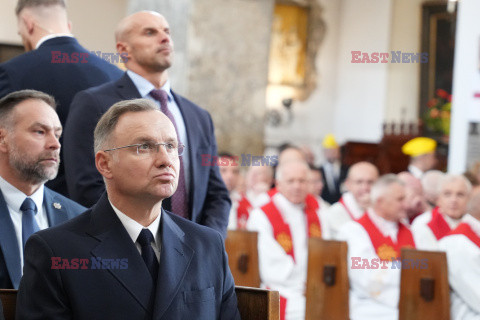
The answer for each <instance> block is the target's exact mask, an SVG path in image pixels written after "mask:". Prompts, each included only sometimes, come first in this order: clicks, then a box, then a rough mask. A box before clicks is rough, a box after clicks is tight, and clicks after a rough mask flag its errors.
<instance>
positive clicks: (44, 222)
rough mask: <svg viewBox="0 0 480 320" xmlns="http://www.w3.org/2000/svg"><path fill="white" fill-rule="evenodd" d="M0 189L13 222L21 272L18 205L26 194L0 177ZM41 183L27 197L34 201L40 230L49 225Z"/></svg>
mask: <svg viewBox="0 0 480 320" xmlns="http://www.w3.org/2000/svg"><path fill="white" fill-rule="evenodd" d="M0 190H1V191H2V194H3V198H4V199H5V202H6V203H7V208H8V212H9V213H10V219H11V220H12V223H13V228H14V229H15V234H16V236H17V244H18V248H19V249H20V262H21V266H22V274H23V260H24V259H23V242H22V214H23V213H22V211H21V210H20V207H21V206H22V203H23V201H25V199H26V198H27V195H26V194H25V193H23V192H22V191H20V190H18V189H17V188H15V187H14V186H12V185H11V184H10V183H8V182H7V181H6V180H5V179H3V178H2V177H0ZM43 190H44V186H43V184H42V185H41V186H40V188H38V190H37V191H35V192H34V193H33V194H32V195H31V196H29V198H31V199H32V200H33V202H35V205H36V206H37V214H36V215H35V220H36V221H37V224H38V227H39V228H40V230H43V229H46V228H48V227H49V223H48V216H47V212H46V211H45V207H44V204H43Z"/></svg>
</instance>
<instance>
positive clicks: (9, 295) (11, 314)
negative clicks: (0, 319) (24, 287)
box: [0, 289, 18, 320]
mask: <svg viewBox="0 0 480 320" xmlns="http://www.w3.org/2000/svg"><path fill="white" fill-rule="evenodd" d="M17 292H18V290H15V289H0V300H2V305H3V314H4V316H5V320H14V319H15V308H16V305H17Z"/></svg>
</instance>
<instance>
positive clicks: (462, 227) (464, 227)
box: [448, 222, 480, 248]
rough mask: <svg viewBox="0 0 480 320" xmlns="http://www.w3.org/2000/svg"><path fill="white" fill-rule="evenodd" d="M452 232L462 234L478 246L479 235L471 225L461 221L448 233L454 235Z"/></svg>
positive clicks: (479, 245)
mask: <svg viewBox="0 0 480 320" xmlns="http://www.w3.org/2000/svg"><path fill="white" fill-rule="evenodd" d="M454 234H463V235H464V236H466V237H467V238H468V239H469V240H470V241H472V242H473V243H475V244H476V245H477V247H479V248H480V237H479V236H478V235H477V234H476V233H475V232H474V231H473V230H472V227H470V226H469V225H468V224H467V223H465V222H462V223H460V224H459V225H458V226H457V227H456V228H455V229H454V230H453V231H452V232H450V233H449V234H448V235H454Z"/></svg>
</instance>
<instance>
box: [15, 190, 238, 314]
mask: <svg viewBox="0 0 480 320" xmlns="http://www.w3.org/2000/svg"><path fill="white" fill-rule="evenodd" d="M159 232H160V237H161V253H160V265H159V272H158V275H159V276H158V279H157V282H156V289H155V287H154V281H153V280H152V277H151V275H150V273H149V272H148V269H147V267H146V265H145V263H144V261H143V259H142V257H141V255H140V253H139V252H138V250H137V248H136V246H135V244H134V242H133V241H132V239H131V238H130V236H129V235H128V233H127V231H126V229H125V228H124V226H123V225H122V223H121V222H120V220H119V219H118V217H117V216H116V214H115V212H114V211H113V209H112V207H111V205H110V203H109V202H108V198H107V196H106V195H103V196H102V198H101V199H100V200H99V202H98V203H97V204H96V205H95V206H94V207H93V208H92V209H90V210H88V211H87V212H85V213H84V214H82V215H81V216H79V217H77V218H75V219H73V220H71V221H69V222H67V223H65V224H63V225H61V226H58V227H55V228H50V229H47V230H43V231H40V232H38V233H36V234H35V235H32V236H31V237H30V238H29V240H28V241H27V244H26V253H27V255H26V257H27V258H26V260H25V268H24V276H23V278H22V282H21V284H20V290H19V293H18V299H17V319H19V320H22V319H32V320H33V319H88V320H90V319H156V320H157V319H165V320H166V319H172V320H173V319H175V320H178V319H189V320H191V319H195V320H201V319H205V320H211V319H239V318H240V317H239V315H238V310H237V301H236V295H235V286H234V282H233V277H232V274H231V273H230V269H229V267H228V262H227V256H226V253H225V248H224V245H223V239H222V237H221V235H220V234H219V233H218V232H216V231H214V230H211V229H209V228H205V227H203V226H199V225H197V224H195V223H192V222H191V221H187V220H185V219H183V218H179V217H177V216H175V215H173V214H171V213H170V212H167V211H164V210H162V216H161V222H160V228H159ZM52 257H61V258H62V259H70V260H69V261H72V260H71V259H75V258H77V259H89V260H90V262H91V261H92V260H93V259H97V258H102V259H124V260H123V261H124V268H123V269H122V268H120V267H117V266H115V268H112V267H111V268H110V269H109V268H106V267H105V269H92V266H93V263H89V264H88V267H87V268H86V269H78V270H72V269H64V270H58V269H52V262H51V258H52ZM125 259H126V260H125ZM125 261H126V263H125ZM125 267H126V268H125ZM152 293H153V294H152Z"/></svg>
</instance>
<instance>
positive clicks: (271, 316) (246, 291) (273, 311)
mask: <svg viewBox="0 0 480 320" xmlns="http://www.w3.org/2000/svg"><path fill="white" fill-rule="evenodd" d="M235 293H236V294H237V302H238V311H240V315H241V317H242V319H248V320H279V319H280V296H279V294H278V291H271V290H265V289H258V288H250V287H241V286H235Z"/></svg>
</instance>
